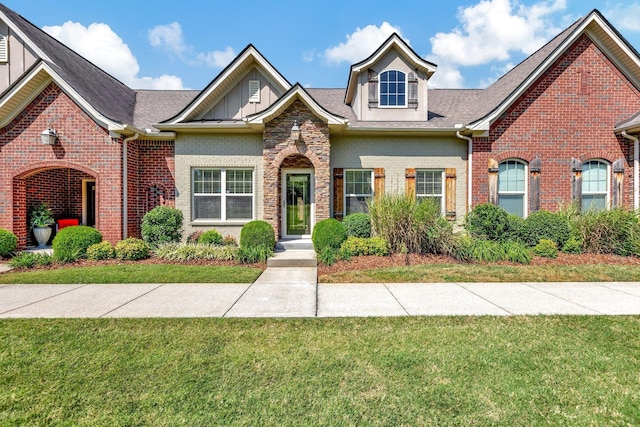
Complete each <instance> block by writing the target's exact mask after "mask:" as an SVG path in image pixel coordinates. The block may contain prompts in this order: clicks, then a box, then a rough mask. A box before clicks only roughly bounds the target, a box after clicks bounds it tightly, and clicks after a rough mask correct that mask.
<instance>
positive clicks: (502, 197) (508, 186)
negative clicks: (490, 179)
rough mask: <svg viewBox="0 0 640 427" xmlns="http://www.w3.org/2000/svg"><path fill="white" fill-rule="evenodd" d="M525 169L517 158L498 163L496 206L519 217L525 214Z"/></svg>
mask: <svg viewBox="0 0 640 427" xmlns="http://www.w3.org/2000/svg"><path fill="white" fill-rule="evenodd" d="M525 169H526V167H525V164H524V163H522V162H520V161H518V160H507V161H504V162H502V163H500V164H499V165H498V206H500V207H502V208H503V209H504V210H506V211H507V212H509V213H510V214H513V215H517V216H519V217H524V215H525V200H526V198H525V192H526V182H525V176H526V171H525Z"/></svg>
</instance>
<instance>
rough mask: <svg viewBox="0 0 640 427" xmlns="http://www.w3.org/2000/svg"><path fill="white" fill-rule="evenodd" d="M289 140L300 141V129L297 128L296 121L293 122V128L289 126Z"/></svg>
mask: <svg viewBox="0 0 640 427" xmlns="http://www.w3.org/2000/svg"><path fill="white" fill-rule="evenodd" d="M291 139H292V140H294V141H299V140H300V128H299V127H298V121H297V120H296V121H294V122H293V126H291Z"/></svg>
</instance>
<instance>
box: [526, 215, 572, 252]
mask: <svg viewBox="0 0 640 427" xmlns="http://www.w3.org/2000/svg"><path fill="white" fill-rule="evenodd" d="M525 225H526V227H525V231H524V232H523V233H522V235H521V238H522V241H523V242H524V243H525V244H526V245H528V246H535V245H536V244H537V243H538V242H539V241H540V240H541V239H547V240H551V241H553V242H554V243H555V244H556V246H557V247H562V246H563V245H564V244H565V242H566V241H567V240H568V239H569V236H570V235H571V228H570V225H569V221H568V219H567V217H566V215H564V214H559V213H551V212H548V211H538V212H534V213H532V214H531V215H529V216H528V217H527V219H526V220H525Z"/></svg>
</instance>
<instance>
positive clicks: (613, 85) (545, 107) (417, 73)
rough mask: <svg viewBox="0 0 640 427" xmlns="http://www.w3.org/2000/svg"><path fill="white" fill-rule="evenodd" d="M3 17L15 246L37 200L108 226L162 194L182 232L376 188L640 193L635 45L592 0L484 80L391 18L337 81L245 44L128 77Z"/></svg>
mask: <svg viewBox="0 0 640 427" xmlns="http://www.w3.org/2000/svg"><path fill="white" fill-rule="evenodd" d="M0 21H1V22H0V37H1V39H0V91H1V95H0V163H1V164H2V168H1V169H0V227H2V228H7V229H10V230H12V231H13V232H14V233H15V234H16V235H17V236H18V238H19V242H20V246H22V247H25V246H28V245H30V244H32V237H31V236H30V233H29V229H28V224H27V215H28V213H29V211H30V209H32V208H33V207H35V206H37V205H38V204H40V203H41V202H47V203H48V204H49V205H50V206H51V207H52V209H53V211H54V214H55V215H56V217H57V218H61V219H66V218H75V219H77V220H78V221H79V222H81V223H83V224H87V225H92V226H96V227H97V228H98V229H99V230H100V231H101V232H102V233H103V235H104V237H105V239H107V240H109V241H112V242H116V241H118V240H120V239H122V238H125V237H127V236H139V233H140V221H141V219H142V216H143V215H144V214H145V212H147V211H149V210H150V209H152V208H153V207H155V206H158V205H168V206H175V207H176V208H178V209H180V210H181V211H182V212H183V214H184V218H185V222H184V229H185V235H188V234H189V233H191V232H194V231H198V230H204V229H208V228H212V227H215V228H216V229H217V230H218V231H220V232H221V233H222V234H231V235H236V236H237V235H238V234H239V231H240V229H241V227H242V225H243V224H245V223H246V222H248V221H250V220H253V219H263V220H265V221H268V222H269V223H270V224H271V225H273V227H274V229H275V230H276V234H277V235H278V237H279V238H295V237H301V236H308V235H310V234H311V232H312V229H313V226H314V224H315V223H316V222H317V221H319V220H322V219H325V218H329V217H335V218H339V219H340V218H342V217H344V216H345V215H348V214H349V213H352V212H359V211H363V210H366V209H367V202H368V201H370V200H374V199H375V197H376V196H378V195H380V194H383V193H388V194H389V193H400V194H405V193H406V194H411V195H413V196H415V197H418V198H432V199H435V200H436V201H438V202H439V203H440V205H441V208H442V213H443V215H444V216H446V218H447V219H449V220H451V221H457V222H459V221H461V220H462V219H463V218H464V215H465V214H466V213H467V212H468V209H469V208H470V207H472V206H474V205H477V204H479V203H486V202H492V203H496V204H499V205H501V206H503V207H505V209H507V210H508V211H510V212H512V213H514V214H517V215H521V216H526V215H528V214H529V213H531V212H534V211H537V210H539V209H548V210H555V209H557V208H558V206H559V205H560V204H563V203H565V204H566V203H569V202H570V201H572V200H573V201H576V202H578V203H581V204H582V207H583V208H584V209H589V208H591V207H594V208H607V207H614V206H623V207H627V208H635V209H637V208H638V207H639V185H638V182H639V179H638V174H639V167H638V156H639V151H640V149H639V147H638V137H639V136H640V56H639V55H638V52H637V51H636V50H635V49H634V48H633V47H632V46H630V45H629V44H628V42H627V41H626V40H625V39H624V38H623V37H622V36H621V35H620V34H619V33H618V32H617V31H616V30H615V28H613V27H612V26H611V24H610V23H609V22H608V21H607V20H606V19H605V18H604V17H603V16H602V15H601V14H600V13H599V12H598V11H597V10H594V11H592V12H590V13H589V14H588V15H586V16H584V17H583V18H581V19H579V20H578V21H576V22H575V23H574V24H572V25H571V26H570V27H568V28H567V29H566V30H564V31H563V32H562V33H560V34H559V35H558V36H557V37H555V38H554V39H553V40H551V41H550V42H549V43H547V44H546V45H545V46H543V47H542V48H541V49H540V50H538V51H537V52H535V53H534V54H532V55H531V56H530V57H528V58H527V59H526V60H524V61H523V62H522V63H520V64H519V65H517V66H516V67H515V68H513V69H512V70H511V71H509V72H508V73H506V74H505V75H504V76H503V77H502V78H500V79H499V80H497V81H496V82H495V83H494V84H492V85H491V86H489V87H487V88H486V89H435V88H430V87H429V85H428V81H429V79H430V78H431V77H432V76H433V75H434V73H436V72H437V66H436V65H435V64H432V63H430V62H428V61H425V60H424V59H423V58H421V57H420V55H418V54H417V53H416V52H414V51H413V49H411V47H410V46H409V45H408V44H407V43H406V42H405V41H404V40H403V39H402V38H401V37H399V36H398V35H396V34H394V35H392V36H391V37H389V39H387V40H386V41H385V42H384V43H383V44H382V45H381V46H380V47H379V48H378V49H377V50H376V51H375V52H373V53H372V54H371V56H369V57H368V58H366V59H364V60H362V61H361V62H359V63H357V64H353V65H352V66H351V68H350V71H349V75H348V76H347V81H346V88H342V89H311V88H305V87H302V86H301V85H300V84H297V83H294V84H292V83H290V82H289V80H287V78H286V77H285V76H283V75H282V74H280V72H279V71H278V70H277V69H276V68H275V67H274V66H273V65H272V64H271V63H270V62H269V61H268V60H267V58H265V57H264V56H263V55H262V54H261V53H260V52H259V51H258V50H257V49H256V48H255V47H254V46H253V45H249V46H247V47H246V48H245V49H244V50H243V51H242V52H241V53H240V54H239V55H238V56H237V57H236V58H235V59H234V60H233V62H231V64H229V65H228V66H227V67H226V68H225V69H224V70H222V72H220V74H218V76H216V77H215V78H214V79H213V80H212V81H211V83H210V84H209V85H208V86H207V87H206V88H204V89H203V90H202V91H148V90H133V89H131V88H128V87H126V86H125V85H123V84H122V83H121V82H119V81H117V80H116V79H114V78H113V77H112V76H110V75H108V74H107V73H105V72H104V71H102V70H100V69H99V68H98V67H96V66H95V65H93V64H91V63H90V62H88V61H86V60H85V59H84V58H82V57H81V56H79V55H77V54H76V53H75V52H73V51H71V50H70V49H68V48H67V47H65V46H64V45H62V44H61V43H59V42H57V41H56V40H54V39H53V38H51V37H50V36H48V35H47V34H45V33H44V32H42V31H41V30H40V29H38V28H37V27H35V26H34V25H33V24H31V23H30V22H29V21H28V20H26V19H25V18H23V17H21V16H20V15H18V14H17V13H15V12H14V11H12V10H10V9H8V8H6V7H4V6H2V5H0ZM49 135H53V136H55V138H53V139H54V141H52V142H53V144H50V143H47V144H45V143H43V142H42V141H44V140H45V139H46V138H47V137H48V136H49ZM47 141H48V140H47Z"/></svg>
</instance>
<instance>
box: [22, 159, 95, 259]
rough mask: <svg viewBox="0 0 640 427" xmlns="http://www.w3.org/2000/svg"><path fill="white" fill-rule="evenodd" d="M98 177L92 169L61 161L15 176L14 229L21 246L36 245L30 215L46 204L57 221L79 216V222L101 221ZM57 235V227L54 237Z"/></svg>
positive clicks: (24, 171) (76, 218)
mask: <svg viewBox="0 0 640 427" xmlns="http://www.w3.org/2000/svg"><path fill="white" fill-rule="evenodd" d="M97 181H98V177H97V174H96V173H95V172H94V171H91V170H90V169H88V168H85V167H82V166H78V165H72V164H69V163H67V162H60V164H46V165H32V167H31V169H29V170H20V171H18V174H16V175H15V176H14V178H13V202H12V205H13V232H14V233H15V235H16V237H17V238H18V246H19V247H21V248H26V247H29V246H33V245H35V244H36V242H35V239H34V238H33V233H32V232H31V230H30V225H29V215H30V213H31V211H33V209H34V208H36V207H37V206H39V205H40V204H42V203H46V204H47V206H49V208H50V209H51V212H52V213H53V217H54V219H55V220H59V219H75V220H77V221H78V223H79V224H87V225H95V226H98V224H97V215H96V212H97V211H98V206H97V204H98V202H97V200H98V197H97V194H96V193H97V189H98V186H97ZM53 236H55V226H54V233H53V234H52V238H53Z"/></svg>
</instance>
